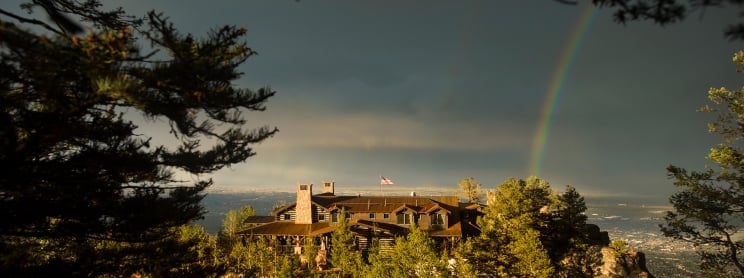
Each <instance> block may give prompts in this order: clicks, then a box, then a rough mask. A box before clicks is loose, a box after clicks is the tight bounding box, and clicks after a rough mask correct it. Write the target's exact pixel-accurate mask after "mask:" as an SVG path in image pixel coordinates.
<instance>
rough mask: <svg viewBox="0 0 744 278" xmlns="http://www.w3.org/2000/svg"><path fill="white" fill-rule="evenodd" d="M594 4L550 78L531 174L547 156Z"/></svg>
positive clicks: (536, 172) (534, 142) (586, 9)
mask: <svg viewBox="0 0 744 278" xmlns="http://www.w3.org/2000/svg"><path fill="white" fill-rule="evenodd" d="M596 10H597V9H596V8H595V7H594V5H586V7H584V8H583V11H582V12H581V16H580V17H579V20H578V21H577V22H576V26H575V27H574V29H573V31H572V32H571V33H572V34H571V39H569V40H568V42H567V43H566V45H565V46H564V47H563V52H562V53H561V59H560V63H558V66H557V67H556V69H555V71H554V73H553V76H552V78H551V80H550V86H549V87H548V91H547V92H546V94H545V99H544V101H543V106H542V110H541V111H542V112H541V114H540V121H539V123H538V126H537V131H536V132H535V137H534V138H533V140H532V156H531V159H530V172H529V174H530V175H539V174H540V171H541V170H542V166H543V160H544V158H545V145H546V142H547V140H548V135H550V126H551V125H552V123H553V113H554V112H555V108H556V107H557V106H558V100H559V98H560V96H561V93H562V91H563V85H564V84H565V83H566V79H567V77H568V73H569V72H570V71H571V66H572V65H573V61H574V59H575V58H576V55H577V54H578V53H579V49H580V48H581V44H582V42H583V41H584V37H585V36H586V33H587V30H589V27H590V26H591V25H592V22H593V21H594V17H595V15H596V14H597V12H596Z"/></svg>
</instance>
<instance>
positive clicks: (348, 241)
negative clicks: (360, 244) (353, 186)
mask: <svg viewBox="0 0 744 278" xmlns="http://www.w3.org/2000/svg"><path fill="white" fill-rule="evenodd" d="M330 255H331V256H330V258H329V261H330V263H331V265H333V267H335V268H338V269H339V271H340V272H341V276H342V277H347V276H353V277H357V276H359V270H361V269H362V267H363V265H362V263H363V261H362V254H361V252H359V250H357V247H356V244H355V243H354V235H353V234H352V233H351V230H350V229H349V220H348V219H347V217H346V211H345V210H343V209H342V210H341V211H340V213H339V218H338V224H337V226H336V230H335V231H333V235H332V237H331V254H330Z"/></svg>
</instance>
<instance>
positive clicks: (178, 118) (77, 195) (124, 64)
mask: <svg viewBox="0 0 744 278" xmlns="http://www.w3.org/2000/svg"><path fill="white" fill-rule="evenodd" d="M36 4H39V5H42V6H43V7H44V8H45V9H44V11H45V13H48V14H50V15H53V16H51V18H52V19H53V20H54V22H53V23H55V24H48V23H45V22H44V21H43V20H37V19H35V18H26V17H23V16H20V15H15V14H12V13H9V12H6V11H2V13H0V138H2V139H0V164H2V165H5V166H3V167H2V168H0V196H1V198H0V217H2V219H3V221H2V224H0V254H1V255H0V271H1V272H5V273H10V274H12V275H13V276H35V275H40V274H43V273H73V274H75V275H79V276H98V275H104V274H112V275H123V276H126V275H128V273H120V271H121V269H134V268H137V267H138V266H142V265H145V266H146V265H155V264H160V265H163V266H166V265H167V264H170V263H177V264H180V263H182V260H170V259H169V258H170V257H177V256H179V254H177V253H176V252H180V251H181V250H188V249H189V248H188V246H184V248H180V247H178V248H176V247H177V246H176V245H178V244H179V242H178V240H177V234H178V233H177V229H176V228H177V227H180V226H182V225H185V224H189V223H190V222H192V221H193V220H195V219H199V218H201V217H202V215H203V214H204V209H203V207H202V206H201V205H200V201H201V199H202V197H203V190H204V189H205V188H207V187H208V186H209V185H211V184H212V181H211V180H198V181H196V182H195V183H193V184H189V183H187V182H186V181H181V180H179V179H178V178H177V176H176V173H186V174H190V175H192V176H194V177H199V176H200V175H203V174H207V173H211V172H214V171H216V170H219V169H221V168H223V167H226V166H229V165H232V164H235V163H240V162H243V161H245V160H246V159H247V158H249V157H251V156H253V155H254V152H253V150H252V149H251V145H252V144H254V143H258V142H261V141H263V140H264V139H266V138H268V137H270V136H272V135H273V134H274V133H275V132H276V131H277V130H276V129H274V128H268V127H261V128H258V129H245V128H244V125H245V123H246V120H245V119H244V118H243V116H242V112H245V111H261V110H264V109H265V107H264V104H265V102H266V101H267V100H268V99H269V98H270V97H271V96H273V95H274V92H273V91H271V90H270V89H268V88H262V89H259V90H255V91H254V90H249V89H243V88H236V87H234V86H233V85H232V84H234V83H233V81H235V80H236V79H238V78H240V76H241V73H240V72H238V71H237V67H238V65H240V64H241V63H243V62H244V61H245V60H246V59H248V58H249V57H251V56H253V55H255V52H254V51H253V50H252V49H251V48H249V47H247V46H246V44H245V43H243V42H242V41H241V38H242V36H243V35H244V34H245V30H244V29H242V28H236V27H233V26H225V27H222V28H219V29H216V30H215V31H213V32H211V33H209V34H208V35H207V36H206V37H204V38H196V37H194V36H192V35H190V34H181V33H179V32H178V30H177V29H176V28H175V27H174V26H173V25H172V24H171V23H170V22H169V21H168V20H167V18H166V17H165V16H164V15H162V14H160V13H156V12H150V13H149V14H148V15H147V16H145V17H144V18H135V17H132V16H129V15H127V14H126V13H125V12H124V11H123V10H121V9H116V10H112V11H105V10H102V8H101V7H102V5H101V4H100V3H99V2H98V1H97V0H84V1H71V0H44V1H42V0H39V1H32V2H30V3H27V4H24V5H23V7H24V8H26V9H28V11H29V12H32V11H34V9H33V6H34V5H36ZM36 11H38V10H36ZM65 14H71V15H74V18H80V19H82V20H83V21H82V22H88V23H90V24H91V26H88V27H90V28H91V32H89V33H88V34H87V35H78V34H77V33H74V28H70V27H71V26H70V25H69V24H64V23H62V22H63V21H64V19H65V18H67V19H70V18H73V17H66V16H65ZM41 18H45V16H43V15H42V16H41ZM67 23H69V22H67ZM55 25H57V26H55ZM62 26H64V27H62ZM141 44H147V46H148V47H150V49H153V50H155V51H159V52H157V53H156V52H144V51H143V50H142V48H141V47H140V45H141ZM133 114H141V115H143V116H145V118H147V119H149V120H152V121H153V122H154V121H159V122H165V123H168V124H169V125H170V133H171V134H172V135H173V136H174V137H173V138H174V139H175V140H171V141H172V142H173V143H174V145H173V146H166V145H159V144H155V142H156V140H152V139H153V137H152V136H148V135H147V134H143V132H142V130H141V129H140V128H139V127H138V125H142V124H145V123H135V122H134V121H133V120H132V119H131V115H133ZM159 142H163V141H159ZM111 242H116V243H121V244H111ZM165 247H168V248H170V250H169V252H161V251H160V250H166V249H165ZM165 253H167V254H165ZM184 257H185V256H184ZM174 267H176V268H177V267H178V266H174Z"/></svg>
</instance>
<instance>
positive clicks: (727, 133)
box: [661, 51, 744, 275]
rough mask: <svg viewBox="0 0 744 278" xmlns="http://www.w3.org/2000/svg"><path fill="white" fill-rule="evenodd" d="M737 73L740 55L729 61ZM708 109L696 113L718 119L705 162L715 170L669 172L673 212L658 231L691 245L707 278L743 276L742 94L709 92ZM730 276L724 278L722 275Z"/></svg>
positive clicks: (742, 59)
mask: <svg viewBox="0 0 744 278" xmlns="http://www.w3.org/2000/svg"><path fill="white" fill-rule="evenodd" d="M733 60H734V62H736V63H737V64H738V65H739V71H740V72H741V70H742V67H744V52H741V51H740V52H738V53H737V54H736V55H734V59H733ZM708 98H709V99H710V101H711V102H712V105H706V106H704V107H702V108H701V109H700V111H702V112H708V113H712V112H715V113H717V118H716V120H715V121H714V122H711V123H709V125H708V130H709V132H711V133H714V134H719V135H721V136H722V137H723V142H722V143H720V144H718V145H717V146H715V147H713V148H712V149H711V150H710V153H709V155H708V157H707V158H708V159H709V160H710V161H712V162H713V163H715V164H716V165H717V167H716V168H713V167H706V169H705V170H704V171H701V172H696V171H692V172H688V171H687V170H685V169H683V168H680V167H677V166H669V167H668V168H667V171H668V175H669V177H670V178H672V179H674V184H675V185H676V186H678V187H680V188H681V191H680V192H678V193H675V194H674V195H672V196H671V197H670V198H669V201H670V202H671V204H672V205H673V206H674V211H670V212H667V214H666V216H665V222H666V223H665V224H663V225H661V231H662V232H663V233H664V235H665V236H668V237H672V238H675V239H678V240H684V241H688V242H692V243H693V244H695V246H697V247H698V248H697V251H698V253H699V255H700V257H701V263H700V267H701V269H702V270H703V272H705V273H709V274H711V275H733V274H732V273H738V275H744V258H743V257H744V251H742V250H744V240H742V237H741V231H742V227H743V226H742V223H744V149H742V146H741V139H742V135H744V90H738V91H732V90H729V89H726V88H711V89H710V90H709V91H708ZM727 272H729V273H727Z"/></svg>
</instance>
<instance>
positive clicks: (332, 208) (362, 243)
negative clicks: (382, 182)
mask: <svg viewBox="0 0 744 278" xmlns="http://www.w3.org/2000/svg"><path fill="white" fill-rule="evenodd" d="M334 187H335V183H334V182H326V181H324V182H323V183H322V188H321V193H320V194H315V195H313V184H298V185H297V201H296V202H295V203H292V204H289V205H284V206H280V207H278V208H276V209H274V211H273V212H272V215H271V216H254V217H250V218H248V219H247V223H246V224H248V225H249V228H248V229H246V230H243V231H241V232H240V234H241V235H243V236H245V237H256V236H263V237H266V238H267V239H268V240H269V241H270V242H273V243H274V244H273V246H276V247H277V248H280V250H283V252H294V253H297V254H301V253H302V248H303V244H302V243H303V242H304V240H305V238H306V237H312V238H314V239H315V242H316V246H318V247H319V251H320V252H319V255H322V256H325V255H324V254H325V251H326V250H328V249H329V248H331V246H330V243H331V235H332V233H333V231H335V229H336V226H337V224H338V223H339V221H340V219H342V216H341V213H342V212H344V213H345V214H346V219H348V222H347V223H348V226H349V230H350V231H351V232H352V233H353V235H354V237H355V244H356V247H357V248H358V250H361V251H362V252H363V253H364V252H366V251H367V250H368V249H369V247H370V246H371V243H372V242H373V241H375V242H377V243H378V244H379V247H380V248H381V249H383V250H384V249H388V248H392V246H393V244H394V240H395V238H396V237H398V236H404V235H406V234H407V233H408V232H409V231H410V228H411V225H412V224H414V223H415V224H416V225H418V227H419V228H420V229H421V230H423V231H425V232H426V233H428V234H429V236H431V237H432V238H433V239H434V240H435V242H436V243H437V244H438V245H440V247H441V248H442V250H448V249H450V248H452V247H454V246H455V245H456V244H458V243H459V242H460V241H462V240H463V239H466V238H468V237H471V236H475V235H477V234H478V233H479V229H478V227H477V225H476V218H477V216H478V214H479V213H480V210H481V205H480V204H477V203H463V202H460V201H459V199H458V197H457V196H416V194H415V193H411V196H361V195H356V196H338V195H335V192H334V191H335V189H334ZM323 259H324V258H321V259H320V260H321V261H322V260H323ZM316 260H319V259H318V258H316Z"/></svg>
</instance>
